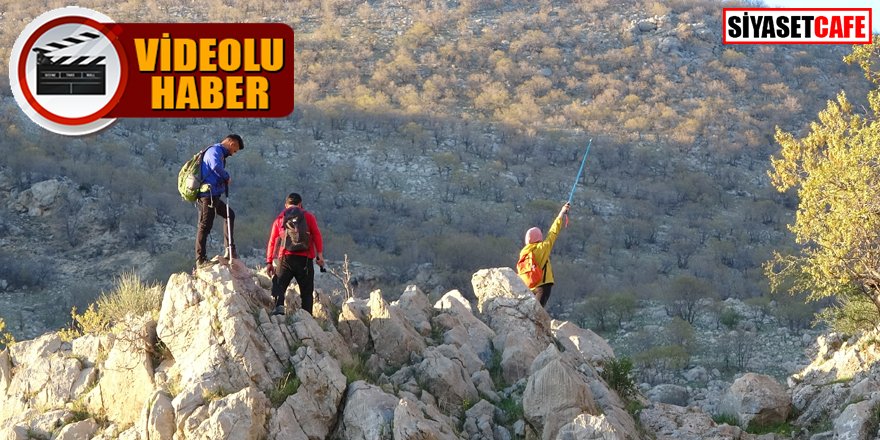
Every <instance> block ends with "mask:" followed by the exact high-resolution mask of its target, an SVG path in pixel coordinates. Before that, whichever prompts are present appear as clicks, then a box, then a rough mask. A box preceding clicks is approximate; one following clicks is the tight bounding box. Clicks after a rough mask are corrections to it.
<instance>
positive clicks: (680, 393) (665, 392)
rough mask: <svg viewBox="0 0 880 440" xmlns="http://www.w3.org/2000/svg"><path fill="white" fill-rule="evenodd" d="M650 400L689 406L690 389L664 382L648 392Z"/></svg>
mask: <svg viewBox="0 0 880 440" xmlns="http://www.w3.org/2000/svg"><path fill="white" fill-rule="evenodd" d="M647 397H648V399H650V400H653V401H655V402H660V403H668V404H670V405H678V406H687V403H688V397H689V396H688V390H687V388H685V387H683V386H679V385H674V384H669V383H664V384H660V385H657V386H655V387H654V388H651V390H650V391H648V393H647Z"/></svg>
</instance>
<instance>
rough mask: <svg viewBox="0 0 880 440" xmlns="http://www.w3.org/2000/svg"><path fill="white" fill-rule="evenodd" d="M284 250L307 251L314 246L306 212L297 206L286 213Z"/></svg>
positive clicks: (284, 220)
mask: <svg viewBox="0 0 880 440" xmlns="http://www.w3.org/2000/svg"><path fill="white" fill-rule="evenodd" d="M282 225H283V227H284V249H285V250H287V251H290V252H302V251H307V250H309V248H310V247H311V245H312V237H311V234H310V233H309V224H308V222H306V212H305V211H304V210H302V209H300V208H298V207H296V206H291V207H290V208H287V210H285V211H284V219H283V222H282Z"/></svg>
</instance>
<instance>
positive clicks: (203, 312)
mask: <svg viewBox="0 0 880 440" xmlns="http://www.w3.org/2000/svg"><path fill="white" fill-rule="evenodd" d="M196 274H197V276H198V277H197V278H193V277H192V276H190V275H189V274H182V273H180V274H175V275H172V276H171V278H170V279H169V280H168V284H167V286H166V287H165V294H164V299H163V300H162V310H161V311H160V313H159V322H158V326H157V330H158V334H159V338H161V339H162V341H163V342H164V343H165V345H166V346H167V347H168V351H169V352H170V353H171V354H172V356H173V357H174V359H175V361H176V365H178V366H184V367H182V368H179V371H180V386H181V388H182V390H183V391H182V392H181V394H180V395H178V396H177V397H176V398H175V399H174V400H175V408H176V409H177V410H178V411H180V410H181V407H180V406H178V405H179V404H181V403H183V401H184V400H185V401H187V402H188V404H187V405H186V406H187V408H186V409H187V410H192V409H194V408H195V407H197V406H199V405H201V404H202V402H200V401H199V400H200V396H199V395H200V394H201V390H202V389H206V390H214V391H216V390H217V389H220V388H222V389H223V390H226V391H227V392H228V391H231V390H241V389H244V388H246V387H249V386H252V385H253V386H256V387H257V388H260V389H269V388H270V387H271V386H273V385H274V380H273V378H275V377H280V376H281V375H282V373H283V371H284V368H283V366H282V361H286V360H287V359H286V358H279V357H278V356H277V355H276V354H275V352H274V351H273V347H272V346H270V345H269V343H270V342H269V341H268V340H267V338H266V336H265V335H264V333H263V332H262V331H260V329H258V327H259V326H258V324H257V322H256V320H255V313H254V312H255V311H259V310H260V309H262V308H263V307H265V306H266V305H267V302H268V293H267V292H266V291H264V290H260V288H259V287H257V286H256V285H255V284H253V282H250V283H248V282H246V281H243V280H240V279H238V278H236V277H233V275H232V272H230V270H229V269H228V268H227V267H226V266H221V265H217V266H214V267H212V268H211V269H210V270H199V271H197V272H196ZM248 280H250V277H248ZM279 321H280V320H279ZM273 342H275V343H277V341H273ZM181 415H182V414H180V413H179V412H178V417H180V416H181ZM183 416H184V418H185V417H186V414H183ZM179 422H180V420H179Z"/></svg>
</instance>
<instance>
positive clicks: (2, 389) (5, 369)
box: [0, 349, 12, 396]
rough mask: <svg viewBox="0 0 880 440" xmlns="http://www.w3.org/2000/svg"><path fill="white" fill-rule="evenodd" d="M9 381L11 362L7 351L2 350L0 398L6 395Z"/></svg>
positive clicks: (0, 358)
mask: <svg viewBox="0 0 880 440" xmlns="http://www.w3.org/2000/svg"><path fill="white" fill-rule="evenodd" d="M11 380H12V362H11V360H10V359H9V349H4V350H3V351H0V396H4V395H6V390H7V389H8V388H9V382H10V381H11Z"/></svg>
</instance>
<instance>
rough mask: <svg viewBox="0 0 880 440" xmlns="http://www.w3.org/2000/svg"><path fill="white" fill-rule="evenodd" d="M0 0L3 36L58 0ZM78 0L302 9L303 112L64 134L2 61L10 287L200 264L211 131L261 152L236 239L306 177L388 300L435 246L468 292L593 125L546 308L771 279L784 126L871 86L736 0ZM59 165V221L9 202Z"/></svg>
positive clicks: (255, 258)
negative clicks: (755, 18)
mask: <svg viewBox="0 0 880 440" xmlns="http://www.w3.org/2000/svg"><path fill="white" fill-rule="evenodd" d="M4 3H5V4H4V5H3V7H2V8H0V10H2V12H0V16H2V18H3V22H4V23H5V24H6V26H4V27H3V28H2V29H0V52H3V53H8V52H9V50H10V48H11V46H12V43H13V41H14V39H15V38H16V37H17V35H18V33H19V32H20V31H21V29H22V28H23V27H24V26H25V25H26V23H28V22H29V21H30V20H32V19H33V18H34V17H36V16H37V15H39V14H40V13H42V12H44V11H46V10H47V9H50V8H52V7H55V6H60V4H58V5H56V4H54V3H52V2H49V3H39V4H37V3H26V2H25V3H21V2H11V1H8V0H6V1H4ZM80 5H81V6H84V7H89V8H93V9H96V10H98V11H101V12H103V13H105V14H107V15H109V16H110V17H113V18H114V19H115V20H117V21H120V22H122V21H179V22H204V21H250V22H265V21H273V22H284V23H288V24H290V25H291V26H292V27H293V28H294V30H295V33H296V60H295V63H296V108H295V111H294V113H293V114H292V115H291V116H290V117H288V118H286V119H225V120H191V119H176V120H159V119H156V120H124V121H119V122H117V124H116V125H114V126H113V127H112V128H111V129H109V130H105V131H104V132H101V133H98V134H96V135H91V136H86V137H82V138H65V137H60V136H56V135H52V134H50V133H47V132H45V131H42V130H41V129H39V128H37V127H35V126H34V125H33V124H32V123H30V122H29V121H28V120H27V119H26V118H25V117H24V116H23V114H22V113H21V111H20V110H19V109H18V108H17V106H16V105H15V103H14V100H13V99H12V98H11V96H10V92H9V87H8V83H7V82H6V79H5V78H3V79H0V83H2V85H3V88H2V94H3V97H2V111H0V127H2V128H3V130H4V135H3V136H2V137H0V166H2V169H3V172H4V173H5V174H6V175H7V176H8V179H7V181H6V183H5V184H4V185H5V186H4V188H8V193H9V200H7V203H5V205H6V206H5V207H0V229H2V230H3V231H5V234H6V235H7V236H6V237H5V238H3V240H4V247H3V250H2V251H0V252H2V254H0V258H3V259H6V260H8V261H11V262H13V263H14V264H9V265H6V266H4V269H0V270H5V271H7V273H0V278H5V279H8V280H18V279H21V281H20V282H18V283H10V287H9V288H8V290H11V291H14V292H38V291H40V289H42V288H45V287H48V286H50V285H54V284H53V283H49V281H51V279H52V277H55V279H56V280H58V281H60V282H61V284H62V285H64V284H65V283H69V281H68V278H67V277H68V276H70V275H71V274H72V273H75V272H76V271H77V265H76V264H71V265H69V266H65V267H63V268H62V270H59V271H55V273H53V272H50V273H48V274H47V275H46V276H45V277H41V278H40V279H30V280H28V279H27V277H26V276H24V275H22V273H26V268H29V267H33V266H32V265H33V264H42V263H43V262H45V261H47V259H48V260H50V261H51V260H54V259H59V258H61V259H64V260H65V261H74V262H77V263H78V265H79V266H80V268H81V267H82V266H85V265H88V266H89V267H92V266H95V264H96V262H101V261H105V260H107V259H109V258H112V256H113V255H114V254H116V253H118V252H121V250H130V249H136V250H139V251H142V252H145V253H148V254H149V256H150V258H149V259H150V261H152V262H153V263H151V264H150V265H149V270H150V271H151V272H152V273H150V274H146V275H149V276H151V277H154V278H158V279H164V278H166V277H167V276H168V274H169V273H171V272H172V271H175V270H181V269H184V268H190V267H191V266H192V261H191V260H192V257H191V255H192V253H193V251H192V240H193V237H194V225H195V210H194V209H193V208H192V207H191V206H189V205H187V204H185V203H183V202H181V201H179V198H178V196H177V195H176V193H175V190H174V177H175V176H176V172H177V170H178V168H179V166H180V164H181V163H182V162H183V161H184V160H186V159H187V158H188V157H189V156H191V155H192V154H193V153H194V152H196V151H197V150H198V148H199V147H201V146H203V145H205V144H207V143H210V142H216V141H218V140H219V139H220V138H221V137H222V136H224V135H225V134H227V133H228V132H238V133H240V134H241V135H242V136H243V137H244V138H245V140H246V144H247V148H246V149H245V150H244V151H243V152H242V153H241V154H239V155H236V156H235V157H234V158H232V159H231V160H230V162H229V169H230V171H231V172H232V174H233V176H234V186H233V189H232V191H233V192H232V194H233V195H232V197H233V198H232V206H233V207H234V208H235V209H236V210H237V212H238V216H239V217H238V221H237V228H236V229H237V234H238V242H239V251H240V253H241V254H243V256H245V257H248V258H250V260H249V261H252V262H255V263H256V262H259V261H261V259H262V255H261V254H262V252H264V251H263V250H262V248H263V247H264V243H265V240H266V238H267V237H266V236H267V232H268V226H269V224H270V222H271V220H272V218H273V217H274V215H275V214H276V213H277V211H278V209H280V207H281V203H282V201H283V197H284V196H285V195H286V194H287V193H288V192H290V191H294V190H296V191H299V192H301V193H303V195H304V196H305V199H306V202H305V203H306V207H307V208H309V209H311V210H313V211H314V212H315V213H316V215H317V217H318V220H319V222H320V223H321V224H322V226H323V227H324V228H325V229H326V231H325V236H326V237H327V251H326V255H327V257H328V258H329V259H331V260H337V261H339V260H341V259H342V256H343V255H344V254H349V255H351V256H352V258H353V259H354V260H356V261H360V262H362V263H365V264H369V265H374V266H378V267H380V268H382V269H384V270H385V271H386V272H387V276H386V277H385V278H383V279H382V283H381V284H382V285H384V286H386V287H392V288H391V289H388V290H387V293H388V294H389V295H391V296H394V295H397V294H399V293H400V291H401V290H400V289H399V288H397V285H398V284H399V283H405V282H407V281H409V280H412V279H414V278H416V277H417V276H419V273H420V271H419V268H420V267H422V268H424V267H425V266H424V265H425V264H428V263H430V264H431V265H433V274H434V275H433V276H432V277H431V280H430V281H429V286H427V287H436V288H438V289H441V290H443V289H447V290H448V289H451V288H459V289H462V290H464V291H467V290H468V289H469V279H470V275H471V274H472V273H473V272H474V271H475V270H476V269H478V268H482V267H491V266H511V265H513V263H514V262H515V258H516V252H517V251H518V249H519V247H520V245H521V243H522V235H523V233H524V232H525V230H526V229H527V228H528V227H530V226H533V225H536V226H540V227H542V228H547V227H548V226H549V222H550V220H551V219H552V216H553V215H555V213H556V212H557V211H558V209H559V206H560V205H561V204H562V203H563V202H564V199H565V198H566V197H567V196H568V192H569V190H570V189H571V186H572V183H573V179H574V176H575V173H576V172H577V167H578V165H579V161H580V156H581V155H582V154H583V148H584V147H585V145H586V142H587V140H588V139H591V138H592V139H593V148H592V152H591V155H590V157H589V159H588V165H587V170H586V172H585V176H584V178H583V180H582V181H581V182H580V184H579V187H578V188H579V189H578V192H577V194H576V195H575V199H574V203H573V205H574V207H573V211H572V214H573V215H572V219H571V224H570V226H569V227H568V228H567V229H565V230H564V231H563V232H562V234H561V236H560V239H559V241H558V243H557V247H556V249H555V251H554V256H553V262H554V270H555V272H556V278H557V287H556V288H554V291H553V295H554V296H553V298H552V299H551V301H550V307H551V312H552V313H560V312H561V311H562V310H563V308H571V306H573V305H574V304H576V303H577V302H579V301H581V300H583V299H585V298H590V297H594V298H595V297H600V296H603V295H609V296H610V295H615V294H620V293H627V294H632V295H635V296H638V297H643V298H660V297H663V296H664V295H666V296H669V295H672V296H675V295H676V293H677V292H679V290H678V288H677V287H676V286H680V285H682V284H683V283H685V284H686V283H688V282H689V281H688V280H691V279H694V278H695V279H697V280H699V281H700V283H702V284H700V286H701V289H702V290H701V292H703V293H704V294H705V295H706V296H711V297H717V298H725V297H731V296H733V297H740V298H748V297H754V296H761V295H764V294H765V293H766V291H767V287H766V286H767V282H766V279H765V278H764V276H763V274H762V271H761V264H762V263H763V262H764V261H766V260H768V259H769V258H770V255H771V250H773V249H778V248H780V247H783V246H785V245H786V243H791V237H790V235H789V233H788V231H787V230H786V227H785V224H786V223H788V222H790V220H791V215H792V212H793V208H794V206H795V201H794V199H793V197H792V196H791V195H785V194H778V193H776V192H775V191H774V190H773V189H772V188H771V187H770V184H769V179H768V177H767V176H766V170H767V169H768V167H769V156H770V154H772V153H773V152H775V151H776V150H777V148H778V147H777V146H776V145H775V143H774V140H773V134H774V127H776V126H780V127H781V128H782V129H784V130H786V131H791V132H795V133H797V132H800V131H802V130H804V129H805V125H806V121H809V120H811V119H812V118H813V117H814V115H815V114H816V113H817V111H818V110H819V109H820V108H822V107H823V106H824V103H825V101H826V100H828V99H831V98H832V97H833V96H834V95H835V94H836V93H837V92H838V91H839V90H840V89H847V90H852V91H853V93H852V94H851V96H853V97H858V96H865V91H866V90H867V82H866V80H865V79H864V77H863V76H862V75H861V74H860V72H859V70H858V68H856V67H851V66H847V65H845V64H844V63H842V62H841V61H840V60H841V58H842V57H843V56H844V55H845V54H846V53H847V52H848V50H849V48H848V47H838V46H816V47H811V46H800V45H793V46H724V45H722V44H721V35H720V31H719V29H720V28H721V26H720V22H719V20H720V14H721V8H722V7H723V6H724V5H728V6H736V4H734V3H729V4H728V3H719V2H715V1H708V0H706V1H699V0H693V1H690V0H688V1H685V0H676V1H669V2H654V1H624V2H608V1H604V0H594V1H537V2H535V1H525V0H523V1H488V0H482V1H481V0H472V1H468V0H463V1H415V0H397V1H367V2H363V1H346V0H324V1H289V2H288V1H284V2H282V1H257V2H253V1H236V0H228V1H210V2H204V3H198V4H195V3H181V2H176V1H147V2H140V1H130V2H108V1H103V0H96V1H89V2H85V3H81V4H80ZM5 61H6V59H5V58H4V59H3V60H0V62H5ZM3 67H4V71H5V67H6V66H5V65H4V66H3ZM61 177H64V178H66V179H69V180H66V181H65V182H67V183H68V185H69V187H70V188H72V189H73V191H72V193H68V194H66V195H65V196H64V197H63V200H59V201H58V209H57V211H56V214H63V215H51V216H45V217H38V218H32V217H28V216H26V215H25V214H23V213H20V212H18V211H16V210H15V208H14V205H15V203H13V202H12V199H14V198H15V197H16V196H17V195H18V194H20V193H21V192H22V191H24V190H26V189H28V188H29V187H30V186H31V185H32V184H33V183H36V182H39V181H42V180H46V179H52V178H61ZM0 183H2V182H0ZM81 200H88V201H90V202H89V204H83V203H81ZM85 206H89V208H88V212H84V210H85V208H84V207H85ZM80 217H83V218H88V219H90V223H89V224H88V225H87V227H86V226H84V225H77V224H76V222H75V219H77V218H80ZM71 218H73V219H74V220H71ZM71 222H73V223H74V224H73V225H71ZM75 226H80V227H75ZM46 231H51V234H52V236H53V237H56V238H54V239H53V240H52V241H51V242H49V243H47V242H46V238H45V237H46V236H45V234H46ZM217 233H219V231H218V232H217ZM217 233H215V235H216V234H217ZM57 237H63V238H57ZM96 248H99V250H98V251H96ZM124 265H132V266H135V267H136V268H141V269H143V268H144V267H146V266H143V263H142V261H141V260H135V261H130V262H125V261H120V262H115V260H114V263H113V264H112V265H110V267H106V266H100V267H101V269H100V270H95V272H96V279H97V280H108V279H109V278H110V275H111V274H109V273H104V272H103V271H104V270H105V268H106V271H111V270H112V272H113V273H116V272H118V271H119V270H120V269H122V267H119V266H124ZM22 268H24V269H22ZM13 271H14V273H13ZM16 274H18V275H16ZM68 290H70V289H67V290H65V292H67V291H68ZM444 291H445V290H444ZM95 293H97V292H95ZM59 304H60V303H59ZM63 305H64V306H66V305H68V304H63Z"/></svg>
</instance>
